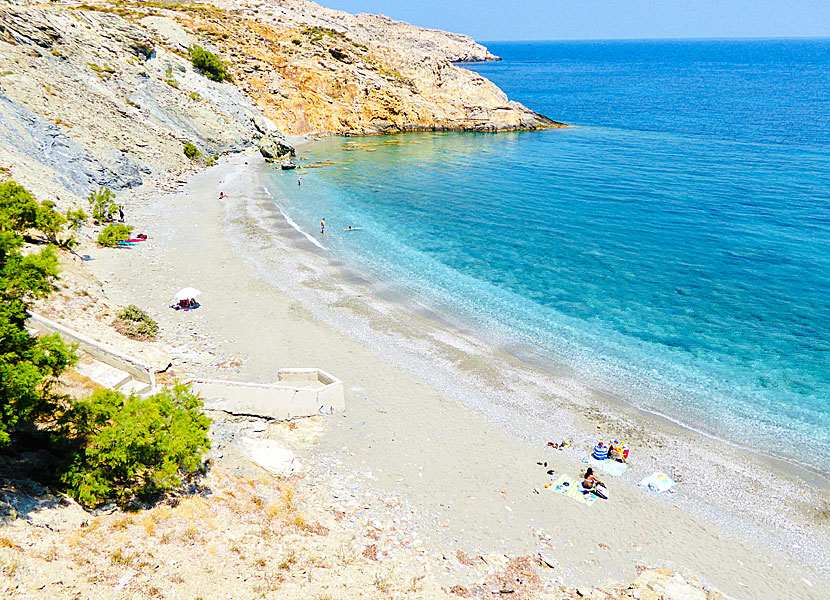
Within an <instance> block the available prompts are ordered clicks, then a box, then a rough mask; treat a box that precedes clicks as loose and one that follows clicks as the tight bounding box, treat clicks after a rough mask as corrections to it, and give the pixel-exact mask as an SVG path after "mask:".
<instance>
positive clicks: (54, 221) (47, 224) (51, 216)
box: [35, 200, 66, 244]
mask: <svg viewBox="0 0 830 600" xmlns="http://www.w3.org/2000/svg"><path fill="white" fill-rule="evenodd" d="M64 225H66V217H64V216H63V215H62V214H60V213H59V212H58V211H56V210H55V204H54V202H50V201H49V200H46V201H44V202H43V203H41V205H40V206H38V208H37V211H36V212H35V229H37V230H38V231H42V232H43V233H44V234H45V235H46V239H47V240H48V241H49V243H50V244H57V243H58V233H60V232H61V231H62V230H63V226H64Z"/></svg>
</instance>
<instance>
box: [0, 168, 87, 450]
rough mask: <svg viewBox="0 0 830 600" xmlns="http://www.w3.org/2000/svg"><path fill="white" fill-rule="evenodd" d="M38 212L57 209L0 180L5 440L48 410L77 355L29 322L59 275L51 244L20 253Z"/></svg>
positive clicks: (0, 370)
mask: <svg viewBox="0 0 830 600" xmlns="http://www.w3.org/2000/svg"><path fill="white" fill-rule="evenodd" d="M39 211H43V212H41V215H43V214H49V213H48V211H52V212H54V210H53V209H52V208H51V207H44V206H42V205H39V204H38V203H37V201H35V199H34V197H33V196H32V195H31V194H30V193H29V192H28V191H26V190H25V189H24V188H23V187H22V186H20V185H18V184H17V183H15V182H13V181H9V182H5V183H3V184H0V445H6V444H8V443H9V432H10V431H11V430H13V429H14V428H15V427H19V426H32V425H33V423H34V422H35V421H36V420H37V419H39V418H42V417H44V416H46V415H48V414H49V412H50V410H51V408H52V407H53V406H54V404H55V400H56V398H55V397H54V395H53V394H52V389H51V388H52V385H53V384H54V382H55V381H56V380H57V378H58V377H59V376H60V374H61V373H62V372H63V371H64V370H65V369H66V368H67V367H68V366H69V365H70V364H71V363H72V361H73V360H74V355H73V353H72V350H71V349H70V348H69V347H68V346H67V345H66V344H64V343H63V342H62V341H61V340H60V338H58V337H57V336H47V337H44V338H41V339H39V340H38V339H36V338H34V337H32V336H31V335H29V333H28V332H27V331H26V327H25V322H26V317H27V314H26V309H27V308H28V305H29V303H30V302H31V301H32V300H34V299H35V298H43V297H45V296H47V295H48V294H49V293H50V292H51V291H52V289H53V285H54V280H55V278H56V277H57V275H58V258H57V256H56V254H55V252H54V251H53V250H52V247H51V246H50V247H47V248H44V249H43V250H41V251H40V252H30V253H28V254H25V255H24V254H23V253H22V252H21V248H22V246H23V237H22V233H23V232H24V231H26V230H28V229H30V228H33V227H35V226H36V224H37V219H38V212H39ZM45 222H49V221H48V220H47V221H45ZM52 222H54V221H52Z"/></svg>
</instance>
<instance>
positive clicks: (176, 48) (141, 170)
mask: <svg viewBox="0 0 830 600" xmlns="http://www.w3.org/2000/svg"><path fill="white" fill-rule="evenodd" d="M193 44H197V45H199V46H202V47H204V48H206V49H208V50H209V51H211V52H214V53H216V54H217V55H218V56H219V57H220V58H221V60H222V61H224V62H225V64H226V65H227V68H228V71H229V72H230V74H231V75H232V77H233V83H231V82H222V83H217V82H214V81H211V80H209V79H208V78H206V77H205V76H203V75H202V74H201V73H199V72H197V71H196V70H195V69H194V67H193V66H192V64H191V61H190V57H189V48H190V47H191V46H192V45H193ZM492 59H495V57H493V56H492V55H491V54H489V52H488V51H487V50H486V49H485V48H483V47H482V46H480V45H478V44H476V43H475V42H474V41H473V40H471V39H470V38H467V37H465V36H459V35H454V34H448V33H444V32H439V31H434V30H424V29H419V28H417V27H413V26H411V25H408V24H405V23H399V22H395V21H392V20H390V19H388V18H386V17H379V16H372V15H357V16H352V15H348V14H346V13H342V12H338V11H332V10H328V9H324V8H322V7H320V6H318V5H316V4H314V3H311V2H305V1H304V0H288V1H284V2H270V3H269V2H243V1H239V0H233V1H224V0H217V2H216V3H215V5H213V4H196V3H172V2H161V3H160V2H117V3H113V4H108V3H89V4H83V5H78V4H65V5H63V4H60V3H50V4H35V3H27V2H12V3H9V4H6V5H3V6H2V7H0V167H2V168H3V169H4V172H6V173H7V174H8V175H9V176H12V177H14V178H15V179H17V180H19V181H20V182H21V183H23V184H24V185H26V186H27V187H29V188H30V189H32V191H34V192H35V193H36V194H37V195H38V197H41V198H53V197H55V196H57V197H58V206H60V207H64V208H65V207H67V206H69V205H71V204H77V203H78V202H79V199H80V198H82V197H85V196H86V195H87V194H88V192H89V191H90V189H91V188H93V187H96V186H99V185H106V186H109V187H111V188H113V189H115V190H118V189H123V188H134V187H136V186H138V185H141V184H142V183H147V182H150V181H161V180H164V179H167V178H168V177H171V176H172V177H173V178H175V177H177V176H178V175H179V174H181V173H183V172H185V171H187V170H189V169H192V168H193V167H194V166H195V164H194V161H192V160H191V159H189V158H187V157H186V156H185V155H184V154H183V151H182V150H183V146H184V143H185V142H188V141H189V142H191V143H193V144H195V145H196V146H197V148H198V149H199V150H200V152H201V153H202V155H203V157H202V160H201V163H199V161H197V164H204V163H205V162H208V163H209V162H210V158H209V157H211V156H213V155H218V154H223V153H226V152H235V151H239V150H242V149H244V148H246V147H251V146H252V145H253V144H254V143H255V142H256V141H257V140H259V139H261V138H262V137H263V136H271V137H272V138H273V139H275V140H277V141H280V140H281V139H282V138H281V133H282V134H287V135H297V134H321V133H322V134H325V133H333V134H374V133H391V132H400V131H408V130H431V129H446V130H472V131H500V130H514V129H534V128H540V127H551V126H556V125H558V124H556V123H554V122H553V121H551V120H549V119H547V118H545V117H543V116H541V115H538V114H536V113H534V112H532V111H530V110H528V109H527V108H525V107H524V106H522V105H521V104H518V103H515V102H510V101H509V100H508V99H507V97H506V96H505V94H504V93H503V92H502V91H501V90H499V89H498V88H497V87H496V86H495V85H493V84H492V83H490V82H489V81H487V80H486V79H484V78H482V77H481V76H479V75H477V74H475V73H472V72H470V71H468V70H465V69H463V68H461V67H459V66H457V65H455V64H453V63H452V62H450V61H460V60H492ZM280 132H281V133H280ZM266 141H268V138H266Z"/></svg>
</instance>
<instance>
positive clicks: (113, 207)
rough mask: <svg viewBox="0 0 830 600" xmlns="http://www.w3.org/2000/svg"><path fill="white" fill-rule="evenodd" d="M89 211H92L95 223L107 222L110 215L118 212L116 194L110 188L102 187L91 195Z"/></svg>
mask: <svg viewBox="0 0 830 600" xmlns="http://www.w3.org/2000/svg"><path fill="white" fill-rule="evenodd" d="M87 199H88V200H89V209H90V210H91V211H92V218H93V219H94V220H95V221H98V222H101V221H106V220H107V216H108V215H113V214H115V213H117V212H118V205H117V204H116V203H115V193H114V192H113V191H112V190H111V189H109V188H108V187H104V186H101V187H99V188H98V189H97V190H93V191H92V192H90V193H89V196H88V198H87Z"/></svg>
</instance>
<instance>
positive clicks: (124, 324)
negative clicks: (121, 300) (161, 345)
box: [116, 304, 159, 340]
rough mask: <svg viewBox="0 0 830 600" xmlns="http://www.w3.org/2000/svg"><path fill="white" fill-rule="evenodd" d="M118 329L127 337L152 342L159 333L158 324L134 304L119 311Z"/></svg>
mask: <svg viewBox="0 0 830 600" xmlns="http://www.w3.org/2000/svg"><path fill="white" fill-rule="evenodd" d="M116 329H118V331H120V332H121V333H123V334H124V335H126V336H127V337H132V338H136V339H140V340H152V339H153V338H154V337H156V335H157V334H158V332H159V326H158V323H156V322H155V321H154V320H153V318H152V317H151V316H150V315H148V314H147V313H146V312H144V311H143V310H141V309H140V308H138V307H137V306H136V305H134V304H130V305H129V306H128V307H127V308H125V309H123V310H121V311H119V313H118V323H117V326H116Z"/></svg>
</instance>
